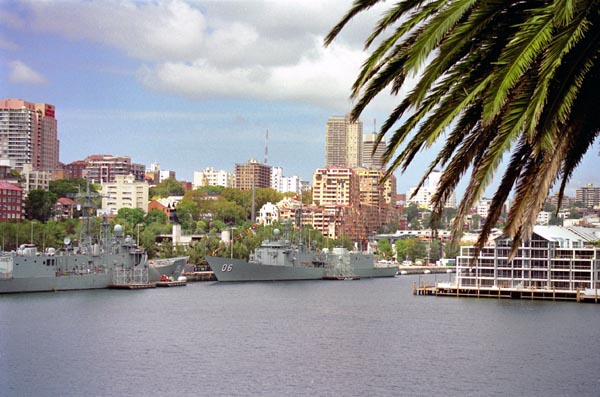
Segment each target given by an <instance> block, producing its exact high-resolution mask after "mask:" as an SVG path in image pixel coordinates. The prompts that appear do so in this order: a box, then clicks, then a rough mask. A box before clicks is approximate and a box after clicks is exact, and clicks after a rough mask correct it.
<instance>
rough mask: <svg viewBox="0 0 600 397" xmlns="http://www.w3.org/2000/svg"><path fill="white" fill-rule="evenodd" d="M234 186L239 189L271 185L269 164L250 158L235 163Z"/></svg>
mask: <svg viewBox="0 0 600 397" xmlns="http://www.w3.org/2000/svg"><path fill="white" fill-rule="evenodd" d="M235 186H236V187H237V188H238V189H240V190H252V189H253V188H257V189H258V188H265V187H271V166H269V165H267V164H261V163H259V162H258V161H256V160H255V159H251V160H249V161H248V163H247V164H236V165H235Z"/></svg>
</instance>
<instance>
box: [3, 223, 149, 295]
mask: <svg viewBox="0 0 600 397" xmlns="http://www.w3.org/2000/svg"><path fill="white" fill-rule="evenodd" d="M100 240H101V241H98V242H93V241H92V239H91V238H89V237H86V238H83V239H82V241H80V244H79V246H77V247H73V246H72V245H71V241H70V239H68V238H66V239H65V241H64V247H63V248H62V249H60V250H56V249H54V248H47V249H46V250H45V251H44V252H39V251H38V250H37V248H36V247H35V246H34V245H31V244H29V245H21V246H20V247H19V249H18V250H17V251H16V252H2V253H0V293H17V292H38V291H63V290H83V289H97V288H108V287H109V286H110V285H112V284H114V283H115V282H119V281H121V282H122V281H124V280H126V281H131V280H135V279H139V281H140V282H148V280H147V278H148V269H147V266H148V263H147V256H146V253H145V252H144V250H143V249H141V248H140V247H138V246H137V245H136V244H135V242H134V241H133V239H132V238H131V237H129V236H125V237H124V236H123V230H122V227H121V226H120V225H116V226H115V228H114V233H113V236H110V235H109V224H108V223H107V222H106V221H104V222H103V223H102V238H101V239H100Z"/></svg>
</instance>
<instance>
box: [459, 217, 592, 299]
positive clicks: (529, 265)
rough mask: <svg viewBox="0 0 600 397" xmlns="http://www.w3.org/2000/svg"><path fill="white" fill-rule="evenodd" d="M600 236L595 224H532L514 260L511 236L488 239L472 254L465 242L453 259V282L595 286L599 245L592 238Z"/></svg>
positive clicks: (465, 284)
mask: <svg viewBox="0 0 600 397" xmlns="http://www.w3.org/2000/svg"><path fill="white" fill-rule="evenodd" d="M598 240H600V229H598V228H583V227H569V228H565V227H560V226H535V227H534V229H533V234H532V236H531V239H530V240H529V241H525V242H523V243H522V244H521V246H520V247H519V248H518V251H517V253H516V255H515V257H514V258H513V259H512V260H509V252H510V249H511V244H512V241H511V240H510V239H509V238H508V237H506V236H500V237H498V238H496V239H495V240H494V241H493V242H492V243H490V244H487V245H486V246H485V247H484V248H483V250H482V251H481V253H480V254H479V256H478V257H477V258H476V260H475V258H474V255H475V252H476V250H475V248H474V247H473V246H463V247H461V254H460V256H458V257H457V262H456V266H457V267H456V271H457V273H456V287H457V288H459V289H460V288H467V289H468V288H471V289H477V288H488V289H489V288H496V289H498V288H501V289H503V290H505V289H510V288H512V289H515V291H523V290H528V289H533V290H536V289H543V290H549V291H563V292H565V291H566V292H575V291H590V290H595V289H597V288H598V287H600V248H599V247H596V246H595V245H593V244H592V243H595V242H596V241H598ZM515 293H516V292H515Z"/></svg>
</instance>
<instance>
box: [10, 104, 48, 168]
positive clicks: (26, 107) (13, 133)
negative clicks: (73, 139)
mask: <svg viewBox="0 0 600 397" xmlns="http://www.w3.org/2000/svg"><path fill="white" fill-rule="evenodd" d="M58 154H59V141H58V133H57V123H56V118H55V108H54V106H53V105H49V104H46V103H31V102H27V101H24V100H21V99H0V159H1V160H6V161H8V162H9V165H10V166H11V167H13V168H15V169H17V170H19V171H21V170H23V165H24V164H31V165H32V167H33V169H34V170H55V169H57V168H58V166H59V160H58Z"/></svg>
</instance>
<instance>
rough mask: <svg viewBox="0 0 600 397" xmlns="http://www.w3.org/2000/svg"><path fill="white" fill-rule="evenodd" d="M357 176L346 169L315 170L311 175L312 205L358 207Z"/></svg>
mask: <svg viewBox="0 0 600 397" xmlns="http://www.w3.org/2000/svg"><path fill="white" fill-rule="evenodd" d="M359 200H360V186H359V179H358V175H357V174H356V173H355V172H354V171H353V170H352V169H351V168H348V167H326V168H317V170H316V171H315V173H314V174H313V203H315V205H319V206H325V205H347V206H354V205H358V204H359Z"/></svg>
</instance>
